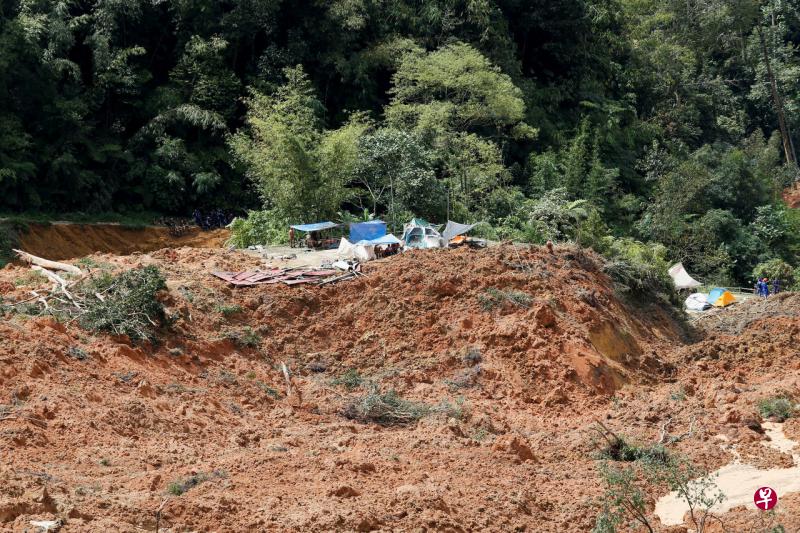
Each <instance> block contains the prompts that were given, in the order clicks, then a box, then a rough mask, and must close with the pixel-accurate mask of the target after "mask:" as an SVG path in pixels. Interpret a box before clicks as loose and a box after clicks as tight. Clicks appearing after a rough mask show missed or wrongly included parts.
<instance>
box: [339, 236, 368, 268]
mask: <svg viewBox="0 0 800 533" xmlns="http://www.w3.org/2000/svg"><path fill="white" fill-rule="evenodd" d="M336 255H337V256H339V257H341V258H342V259H358V260H359V261H361V262H362V263H364V262H367V261H372V260H373V259H375V246H374V245H368V244H353V243H351V242H350V241H348V240H347V239H345V238H344V237H342V240H341V241H340V242H339V249H338V250H336Z"/></svg>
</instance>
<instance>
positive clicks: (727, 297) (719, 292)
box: [708, 287, 736, 307]
mask: <svg viewBox="0 0 800 533" xmlns="http://www.w3.org/2000/svg"><path fill="white" fill-rule="evenodd" d="M735 301H736V297H735V296H734V295H733V294H732V293H731V291H728V290H725V289H723V288H721V287H717V288H715V289H711V292H709V293H708V303H710V304H711V305H713V306H714V307H727V306H729V305H731V304H732V303H734V302H735Z"/></svg>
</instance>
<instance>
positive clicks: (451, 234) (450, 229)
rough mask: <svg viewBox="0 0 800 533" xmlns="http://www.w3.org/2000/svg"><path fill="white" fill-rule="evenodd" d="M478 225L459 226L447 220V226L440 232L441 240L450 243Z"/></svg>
mask: <svg viewBox="0 0 800 533" xmlns="http://www.w3.org/2000/svg"><path fill="white" fill-rule="evenodd" d="M478 224H480V222H478ZM478 224H459V223H458V222H453V221H452V220H448V221H447V226H445V228H444V231H443V232H442V238H443V239H444V240H445V242H450V241H452V240H453V239H454V238H455V237H458V236H459V235H463V234H465V233H467V232H468V231H470V230H471V229H472V228H474V227H475V226H477V225H478Z"/></svg>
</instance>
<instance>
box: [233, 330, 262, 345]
mask: <svg viewBox="0 0 800 533" xmlns="http://www.w3.org/2000/svg"><path fill="white" fill-rule="evenodd" d="M225 338H226V339H228V340H230V341H233V343H234V344H235V345H236V346H238V347H239V348H257V347H258V345H259V344H261V335H259V334H258V333H256V331H255V330H254V329H253V328H251V327H250V326H245V327H243V328H242V329H240V330H233V329H232V330H228V331H226V332H225Z"/></svg>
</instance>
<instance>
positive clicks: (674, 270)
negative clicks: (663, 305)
mask: <svg viewBox="0 0 800 533" xmlns="http://www.w3.org/2000/svg"><path fill="white" fill-rule="evenodd" d="M667 273H669V276H670V277H671V278H672V282H673V283H674V284H675V288H676V289H678V290H681V289H694V288H695V287H699V286H700V285H701V283H700V282H699V281H697V280H696V279H694V278H692V276H690V275H689V273H688V272H686V269H685V268H683V264H682V263H675V264H674V265H672V266H671V267H670V268H669V270H668V271H667Z"/></svg>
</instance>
